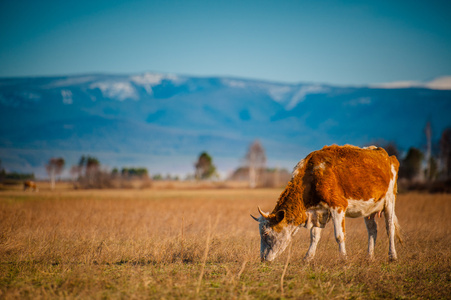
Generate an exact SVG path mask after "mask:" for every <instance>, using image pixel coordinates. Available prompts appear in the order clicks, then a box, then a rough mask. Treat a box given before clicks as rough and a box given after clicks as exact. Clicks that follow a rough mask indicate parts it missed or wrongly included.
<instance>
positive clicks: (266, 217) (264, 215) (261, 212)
mask: <svg viewBox="0 0 451 300" xmlns="http://www.w3.org/2000/svg"><path fill="white" fill-rule="evenodd" d="M258 212H259V213H260V214H261V215H262V216H263V218H265V219H268V217H269V214H268V213H265V212H263V211H262V210H261V209H260V206H258Z"/></svg>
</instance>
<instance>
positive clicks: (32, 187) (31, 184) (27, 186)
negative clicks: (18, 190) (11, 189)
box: [23, 180, 38, 192]
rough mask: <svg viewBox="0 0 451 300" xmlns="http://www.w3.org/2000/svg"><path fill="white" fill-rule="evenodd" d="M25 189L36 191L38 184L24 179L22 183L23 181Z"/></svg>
mask: <svg viewBox="0 0 451 300" xmlns="http://www.w3.org/2000/svg"><path fill="white" fill-rule="evenodd" d="M27 189H30V190H32V191H35V192H37V191H38V186H37V185H36V182H34V181H31V180H27V181H24V183H23V190H24V191H26V190H27Z"/></svg>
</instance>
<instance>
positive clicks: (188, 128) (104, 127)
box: [0, 73, 451, 177]
mask: <svg viewBox="0 0 451 300" xmlns="http://www.w3.org/2000/svg"><path fill="white" fill-rule="evenodd" d="M450 116H451V90H436V89H431V88H427V85H425V86H424V87H422V86H416V87H411V88H393V86H390V88H384V87H337V86H330V85H321V84H307V83H300V84H284V83H276V82H265V81H258V80H247V79H238V78H217V77H210V78H202V77H189V76H178V75H169V74H156V73H144V74H134V75H105V74H89V75H79V76H60V77H30V78H3V79H0V159H1V161H2V165H3V167H5V168H6V169H8V170H9V171H22V172H27V173H30V172H35V174H36V176H38V177H45V176H46V173H45V169H44V164H45V163H46V162H47V161H48V160H49V158H50V157H53V156H62V157H64V158H65V159H66V162H67V164H66V169H69V167H70V165H72V164H75V163H77V161H78V159H79V158H80V156H81V155H82V154H88V155H92V156H96V157H97V158H98V159H99V160H100V162H101V163H102V165H105V166H109V167H111V168H113V167H122V166H144V167H147V168H148V169H149V171H150V173H151V174H155V173H163V174H165V173H178V174H183V173H187V172H192V171H193V163H194V161H195V160H196V158H197V156H198V155H199V153H200V152H202V151H204V150H205V151H208V152H209V153H210V154H211V155H212V157H213V160H214V163H215V164H216V165H217V167H218V169H219V171H221V172H222V173H223V174H231V172H232V171H233V170H234V169H235V168H236V167H237V166H238V165H239V164H240V162H241V159H242V157H243V156H244V155H245V153H246V150H247V147H248V145H249V144H250V142H252V141H253V140H254V139H259V140H260V141H261V143H262V144H263V146H264V147H265V149H266V152H267V156H268V164H269V165H270V166H273V167H283V168H288V169H291V168H292V167H293V166H294V164H295V163H296V162H297V161H299V160H300V159H301V158H303V157H304V156H305V155H306V154H308V153H309V152H310V151H312V150H315V149H318V148H321V147H323V146H324V145H330V144H334V143H335V144H346V143H349V144H355V145H367V144H370V143H373V142H377V141H395V142H396V143H397V144H398V145H399V146H400V147H401V148H402V149H404V150H406V149H407V148H408V147H410V146H417V147H421V146H422V145H423V144H424V143H425V142H424V132H423V128H424V126H425V124H426V122H427V120H430V121H431V122H432V126H433V131H434V138H435V139H436V140H437V139H438V138H439V136H440V134H441V131H442V130H443V129H444V128H446V127H451V117H450ZM66 174H67V173H66Z"/></svg>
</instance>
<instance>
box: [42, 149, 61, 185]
mask: <svg viewBox="0 0 451 300" xmlns="http://www.w3.org/2000/svg"><path fill="white" fill-rule="evenodd" d="M64 164H65V161H64V158H62V157H59V158H54V157H53V158H51V159H50V160H49V162H48V164H47V165H46V167H45V169H46V170H47V174H49V176H50V188H51V189H52V190H54V189H55V177H56V175H59V174H61V172H62V171H63V168H64Z"/></svg>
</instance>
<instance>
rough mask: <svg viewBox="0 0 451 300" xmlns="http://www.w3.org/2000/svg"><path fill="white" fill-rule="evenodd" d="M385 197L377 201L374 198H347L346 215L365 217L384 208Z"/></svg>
mask: <svg viewBox="0 0 451 300" xmlns="http://www.w3.org/2000/svg"><path fill="white" fill-rule="evenodd" d="M384 202H385V199H381V200H379V201H377V202H375V201H374V199H369V200H353V199H349V200H348V208H347V209H346V217H348V218H359V217H367V216H369V215H371V214H373V213H375V212H380V211H381V210H383V209H384Z"/></svg>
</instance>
